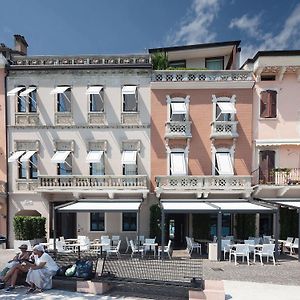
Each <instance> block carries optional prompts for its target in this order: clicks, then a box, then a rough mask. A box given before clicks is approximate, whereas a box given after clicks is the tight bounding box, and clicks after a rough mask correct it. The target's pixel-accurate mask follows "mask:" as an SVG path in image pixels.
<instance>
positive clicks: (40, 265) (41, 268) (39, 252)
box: [23, 245, 59, 293]
mask: <svg viewBox="0 0 300 300" xmlns="http://www.w3.org/2000/svg"><path fill="white" fill-rule="evenodd" d="M33 254H34V264H32V263H28V262H27V263H23V265H24V267H25V268H28V273H27V277H26V282H27V283H28V284H29V285H30V289H29V290H28V291H27V293H33V292H35V291H36V290H37V291H39V292H42V291H43V290H47V289H51V288H52V276H54V275H55V274H56V272H57V270H58V269H59V267H58V266H57V264H56V263H55V261H54V260H53V259H52V257H51V256H50V255H49V254H48V253H45V252H44V247H43V246H42V245H36V246H34V247H33Z"/></svg>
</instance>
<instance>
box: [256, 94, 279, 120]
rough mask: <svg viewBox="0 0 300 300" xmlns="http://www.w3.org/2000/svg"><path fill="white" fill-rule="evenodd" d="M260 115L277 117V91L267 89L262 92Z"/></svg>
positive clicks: (262, 116)
mask: <svg viewBox="0 0 300 300" xmlns="http://www.w3.org/2000/svg"><path fill="white" fill-rule="evenodd" d="M260 117H261V118H276V117H277V92H276V91H273V90H266V91H262V92H261V93H260Z"/></svg>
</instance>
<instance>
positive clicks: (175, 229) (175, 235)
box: [166, 214, 187, 249]
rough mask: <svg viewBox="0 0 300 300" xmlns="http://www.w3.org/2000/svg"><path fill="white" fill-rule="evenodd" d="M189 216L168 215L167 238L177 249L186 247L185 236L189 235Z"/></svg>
mask: <svg viewBox="0 0 300 300" xmlns="http://www.w3.org/2000/svg"><path fill="white" fill-rule="evenodd" d="M186 224H187V214H168V215H167V226H168V227H167V228H168V229H167V238H166V243H167V242H168V240H169V239H170V240H171V241H172V242H173V246H174V247H175V248H177V249H178V248H179V249H181V248H183V247H184V246H185V236H186V235H187V226H186Z"/></svg>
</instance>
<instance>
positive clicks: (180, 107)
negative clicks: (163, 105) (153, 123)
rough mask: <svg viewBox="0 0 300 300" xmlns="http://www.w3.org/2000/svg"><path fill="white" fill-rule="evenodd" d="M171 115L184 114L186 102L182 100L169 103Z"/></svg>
mask: <svg viewBox="0 0 300 300" xmlns="http://www.w3.org/2000/svg"><path fill="white" fill-rule="evenodd" d="M171 109H172V115H185V114H186V113H187V109H186V104H185V103H184V102H172V103H171Z"/></svg>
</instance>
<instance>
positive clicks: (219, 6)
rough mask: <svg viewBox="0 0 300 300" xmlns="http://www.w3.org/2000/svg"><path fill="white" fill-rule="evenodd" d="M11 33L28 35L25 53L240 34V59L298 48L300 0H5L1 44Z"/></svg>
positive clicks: (125, 49) (125, 47)
mask: <svg viewBox="0 0 300 300" xmlns="http://www.w3.org/2000/svg"><path fill="white" fill-rule="evenodd" d="M1 2H2V1H1ZM14 34H21V35H23V36H24V37H25V38H26V40H27V42H28V44H29V48H28V54H29V55H43V54H45V55H46V54H47V55H49V54H51V55H74V54H126V53H146V52H147V49H149V48H157V47H167V46H175V45H187V44H198V43H210V42H222V41H232V40H241V41H242V43H241V47H242V54H241V63H243V62H244V60H245V59H247V58H249V57H253V55H254V54H255V53H256V52H257V51H259V50H283V49H300V0H50V1H46V0H9V1H3V2H2V3H1V14H0V43H5V44H6V45H7V46H9V47H13V35H14Z"/></svg>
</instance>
